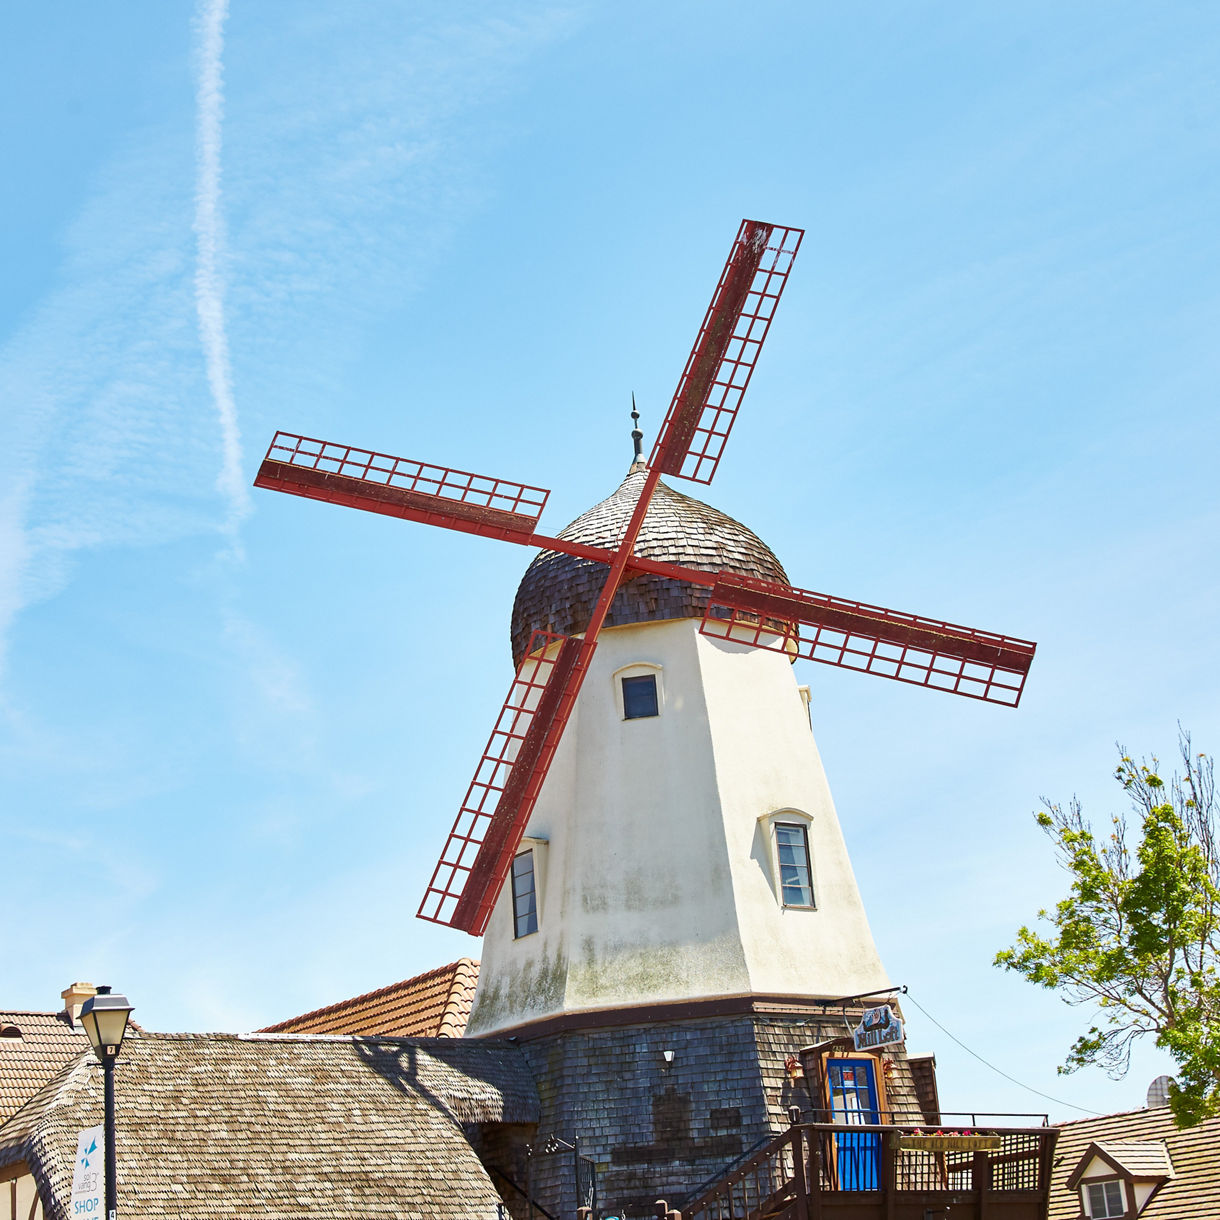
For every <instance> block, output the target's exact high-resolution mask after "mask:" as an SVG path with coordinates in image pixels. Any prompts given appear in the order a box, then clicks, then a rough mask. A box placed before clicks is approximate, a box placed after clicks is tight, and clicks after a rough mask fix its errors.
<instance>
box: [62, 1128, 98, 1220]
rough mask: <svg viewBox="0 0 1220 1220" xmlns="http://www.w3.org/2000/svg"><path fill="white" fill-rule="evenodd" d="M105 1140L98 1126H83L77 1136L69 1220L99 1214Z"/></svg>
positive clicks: (86, 1218)
mask: <svg viewBox="0 0 1220 1220" xmlns="http://www.w3.org/2000/svg"><path fill="white" fill-rule="evenodd" d="M105 1143H106V1140H105V1136H104V1134H103V1130H102V1128H101V1127H100V1126H98V1127H86V1128H85V1130H84V1131H82V1132H81V1133H80V1134H79V1135H78V1136H77V1137H76V1166H75V1168H74V1169H73V1170H72V1210H71V1216H72V1220H91V1218H92V1217H100V1216H101V1214H102V1191H103V1189H104V1183H103V1180H102V1167H103V1165H104V1164H105V1161H106V1154H105Z"/></svg>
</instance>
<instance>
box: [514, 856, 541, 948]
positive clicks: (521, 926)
mask: <svg viewBox="0 0 1220 1220" xmlns="http://www.w3.org/2000/svg"><path fill="white" fill-rule="evenodd" d="M537 931H538V891H537V887H536V886H535V885H534V853H533V852H532V851H523V852H522V853H521V854H520V855H519V856H515V857H514V858H513V938H514V939H517V938H519V937H522V936H528V935H529V934H530V933H531V932H537Z"/></svg>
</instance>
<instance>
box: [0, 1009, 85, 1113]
mask: <svg viewBox="0 0 1220 1220" xmlns="http://www.w3.org/2000/svg"><path fill="white" fill-rule="evenodd" d="M14 1029H15V1030H17V1031H19V1033H20V1037H14V1036H13V1035H12V1034H11V1033H10V1032H8V1031H12V1030H14ZM6 1033H8V1036H7V1037H6V1036H5V1034H6ZM88 1049H89V1039H88V1038H87V1037H86V1036H85V1031H84V1030H83V1029H81V1027H80V1026H79V1025H77V1026H72V1025H70V1024H69V1023H68V1018H67V1016H66V1015H65V1014H64V1013H62V1012H59V1013H55V1012H0V1123H3V1122H5V1121H6V1120H7V1119H8V1118H10V1117H11V1116H12V1115H13V1114H15V1113H16V1112H17V1111H18V1110H19V1109H20V1108H21V1107H22V1106H23V1105H25V1103H26V1102H27V1101H29V1100H30V1098H31V1097H33V1096H34V1094H35V1093H37V1092H38V1090H39V1089H41V1088H42V1086H43V1085H44V1084H46V1083H47V1081H48V1080H50V1078H51V1077H52V1076H54V1075H55V1073H56V1072H58V1071H59V1069H60V1068H61V1067H63V1065H64V1064H65V1063H67V1062H69V1060H72V1059H75V1058H76V1056H77V1055H79V1054H80V1053H81V1051H84V1050H88Z"/></svg>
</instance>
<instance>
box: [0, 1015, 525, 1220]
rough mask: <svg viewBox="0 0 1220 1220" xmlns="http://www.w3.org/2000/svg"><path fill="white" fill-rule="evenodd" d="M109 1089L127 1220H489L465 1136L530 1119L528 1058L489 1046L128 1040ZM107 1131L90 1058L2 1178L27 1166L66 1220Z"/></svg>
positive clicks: (35, 1124) (240, 1038) (37, 1115)
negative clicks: (85, 1166) (467, 1126)
mask: <svg viewBox="0 0 1220 1220" xmlns="http://www.w3.org/2000/svg"><path fill="white" fill-rule="evenodd" d="M115 1074H116V1085H115V1095H116V1119H117V1126H118V1141H117V1152H118V1176H119V1181H120V1183H121V1186H120V1190H121V1196H122V1208H123V1212H124V1214H125V1215H126V1216H128V1217H131V1218H132V1220H154V1218H157V1220H160V1218H161V1217H164V1216H178V1215H183V1216H190V1217H192V1218H196V1217H198V1218H200V1220H204V1218H207V1217H213V1216H214V1217H217V1218H218V1220H219V1217H222V1216H223V1217H226V1218H229V1217H232V1216H235V1215H237V1216H242V1217H282V1216H287V1215H297V1214H309V1215H311V1216H316V1217H321V1218H330V1217H334V1218H336V1220H338V1218H339V1217H343V1218H344V1220H347V1218H348V1217H350V1216H353V1215H368V1214H393V1215H395V1216H398V1217H403V1218H404V1220H415V1218H416V1217H418V1218H419V1220H424V1218H425V1217H429V1218H430V1217H454V1218H455V1220H456V1218H457V1217H462V1218H463V1220H465V1218H466V1217H484V1218H486V1220H493V1218H494V1217H495V1216H496V1214H497V1207H496V1205H497V1203H498V1201H499V1196H498V1195H497V1193H496V1191H495V1189H494V1187H493V1186H492V1184H491V1181H490V1179H489V1178H488V1176H487V1174H486V1172H485V1171H484V1169H483V1167H482V1165H481V1164H480V1163H479V1159H478V1157H477V1156H476V1154H475V1152H474V1149H473V1148H472V1147H471V1145H470V1143H469V1141H468V1140H467V1138H466V1137H465V1135H464V1134H463V1131H462V1124H464V1123H483V1122H537V1119H538V1098H537V1093H536V1091H535V1089H534V1084H533V1079H532V1077H531V1075H530V1073H529V1069H528V1067H527V1066H526V1063H525V1059H524V1056H523V1055H522V1054H521V1053H520V1052H519V1051H518V1050H517V1048H516V1047H515V1046H512V1045H511V1044H509V1043H507V1042H495V1041H490V1040H488V1041H482V1040H480V1041H478V1042H473V1041H465V1040H462V1039H453V1038H438V1039H422V1038H421V1039H384V1038H334V1037H303V1036H300V1035H258V1034H254V1035H230V1034H143V1035H140V1034H135V1035H132V1036H130V1037H129V1038H128V1040H127V1041H126V1042H125V1043H124V1046H123V1054H122V1056H121V1058H120V1059H119V1060H118V1063H117V1065H116V1068H115ZM101 1115H102V1072H101V1066H100V1064H98V1063H97V1061H96V1060H95V1058H94V1056H93V1055H92V1053H89V1054H86V1055H82V1056H80V1057H79V1058H78V1059H76V1060H75V1061H73V1062H72V1063H70V1064H69V1065H68V1066H66V1067H65V1068H64V1069H63V1070H62V1071H61V1072H60V1073H59V1074H58V1075H57V1076H56V1077H55V1078H54V1079H53V1080H52V1081H51V1082H50V1083H49V1084H48V1085H47V1086H46V1087H45V1088H44V1089H43V1090H42V1092H41V1093H40V1094H39V1095H38V1096H37V1097H35V1098H34V1099H33V1100H32V1101H31V1102H30V1103H29V1104H28V1105H26V1106H25V1107H24V1108H23V1109H22V1110H21V1111H19V1112H18V1114H17V1115H15V1116H14V1117H13V1118H12V1119H11V1120H10V1121H9V1122H8V1123H6V1124H5V1125H4V1126H3V1127H0V1169H2V1168H3V1167H4V1166H6V1165H11V1164H15V1163H17V1162H21V1161H24V1162H26V1164H28V1165H29V1167H30V1169H31V1171H32V1172H33V1174H34V1177H35V1179H36V1181H37V1183H38V1187H39V1193H40V1194H41V1196H42V1198H43V1200H44V1204H45V1206H46V1209H47V1216H48V1220H66V1218H67V1216H68V1205H69V1198H70V1195H71V1189H72V1169H73V1163H74V1159H75V1153H76V1136H77V1133H78V1132H79V1131H80V1130H82V1129H84V1128H86V1127H90V1126H94V1125H96V1124H97V1123H98V1122H100V1121H101Z"/></svg>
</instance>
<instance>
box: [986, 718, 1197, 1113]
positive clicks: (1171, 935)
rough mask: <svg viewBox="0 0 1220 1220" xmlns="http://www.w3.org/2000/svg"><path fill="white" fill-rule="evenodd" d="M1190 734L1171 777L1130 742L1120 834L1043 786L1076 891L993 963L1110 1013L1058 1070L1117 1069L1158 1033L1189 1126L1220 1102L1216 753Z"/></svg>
mask: <svg viewBox="0 0 1220 1220" xmlns="http://www.w3.org/2000/svg"><path fill="white" fill-rule="evenodd" d="M1179 745H1180V748H1181V755H1182V768H1183V769H1182V773H1181V774H1180V775H1179V774H1175V775H1174V776H1173V777H1172V778H1171V779H1170V780H1169V782H1168V783H1166V782H1165V781H1164V780H1162V778H1161V776H1160V774H1159V772H1160V766H1159V763H1158V761H1157V759H1156V758H1155V757H1153V758H1150V759H1147V760H1145V761H1142V762H1139V763H1136V762H1135V761H1134V760H1133V759H1132V757H1131V755H1129V754H1128V753H1127V752H1126V751H1125V750H1123V749H1122V748H1121V747H1120V748H1119V756H1120V757H1119V764H1118V768H1117V770H1116V771H1115V773H1114V775H1115V778H1116V779H1117V780H1118V782H1119V783H1120V784H1121V785H1122V787H1123V790H1124V792H1125V793H1126V795H1127V798H1128V800H1129V803H1130V810H1129V811H1128V812H1127V813H1125V814H1115V815H1114V816H1113V817H1112V818H1111V829H1110V830H1109V833H1108V834H1105V833H1102V834H1094V832H1093V829H1092V827H1091V826H1090V825H1089V823H1088V822H1087V821H1086V820H1085V818H1084V815H1083V813H1082V812H1081V808H1080V803H1079V802H1078V801H1077V800H1076V799H1075V798H1073V799H1072V801H1071V803H1070V804H1069V805H1068V807H1067V809H1066V810H1065V809H1064V808H1063V807H1062V806H1060V805H1057V804H1054V803H1053V802H1051V801H1048V800H1047V799H1046V798H1045V797H1044V798H1043V801H1042V804H1043V808H1042V810H1040V811H1039V812H1038V813H1036V814H1035V815H1034V816H1035V818H1036V819H1037V822H1038V825H1039V826H1041V827H1042V829H1043V830H1044V831H1045V832H1046V834H1047V836H1048V837H1049V838H1050V840H1051V842H1052V843H1053V844H1054V846H1055V855H1056V858H1057V860H1058V861H1059V864H1060V865H1061V866H1062V867H1063V868H1064V869H1065V870H1066V872H1067V873H1068V876H1069V877H1070V878H1071V892H1070V894H1069V895H1068V897H1066V898H1064V899H1063V901H1062V902H1060V903H1059V904H1058V905H1057V906H1056V907H1055V909H1054V911H1053V912H1048V911H1039V912H1038V918H1039V919H1040V920H1043V921H1045V922H1044V923H1043V924H1042V925H1039V927H1038V928H1037V929H1030V928H1025V927H1023V928H1021V930H1020V931H1019V932H1018V933H1017V939H1016V943H1015V944H1014V945H1013V946H1012V948H1010V949H1005V950H1004V951H1003V952H1001V953H999V954H997V955H996V959H995V964H996V965H997V966H1002V967H1004V968H1005V969H1008V970H1015V971H1017V973H1019V974H1022V975H1024V976H1025V977H1026V978H1027V979H1029V981H1030V982H1031V983H1036V984H1038V986H1040V987H1046V988H1048V989H1049V990H1052V991H1057V992H1059V993H1060V994H1061V995H1062V997H1063V998H1064V1000H1065V1001H1066V1002H1067V1003H1069V1004H1090V1005H1093V1006H1094V1008H1095V1010H1096V1013H1097V1016H1096V1020H1097V1021H1098V1024H1097V1025H1094V1026H1092V1028H1090V1029H1089V1031H1088V1032H1087V1033H1085V1034H1082V1035H1081V1036H1080V1037H1079V1038H1077V1040H1076V1042H1075V1043H1074V1044H1073V1046H1072V1048H1071V1050H1070V1051H1069V1052H1068V1056H1067V1059H1066V1061H1065V1062H1064V1064H1063V1066H1062V1067H1060V1069H1059V1071H1060V1072H1073V1071H1075V1070H1076V1069H1077V1068H1080V1067H1084V1066H1085V1065H1086V1064H1098V1065H1099V1066H1101V1067H1102V1068H1104V1069H1105V1070H1106V1071H1107V1072H1108V1073H1109V1074H1110V1076H1111V1077H1113V1078H1114V1079H1118V1078H1119V1077H1121V1076H1123V1075H1124V1074H1125V1073H1126V1071H1127V1068H1128V1066H1129V1063H1130V1054H1131V1047H1132V1044H1133V1043H1134V1042H1135V1041H1136V1040H1137V1039H1139V1038H1141V1037H1145V1036H1148V1035H1151V1036H1152V1037H1153V1039H1154V1040H1155V1042H1156V1044H1157V1045H1158V1046H1160V1047H1162V1048H1163V1049H1164V1050H1166V1051H1168V1052H1169V1054H1170V1055H1171V1056H1172V1057H1173V1059H1174V1061H1175V1062H1176V1063H1177V1067H1178V1073H1177V1081H1176V1084H1175V1085H1174V1086H1173V1087H1171V1089H1170V1105H1171V1106H1172V1108H1173V1114H1174V1118H1175V1120H1176V1122H1177V1123H1178V1124H1179V1125H1180V1126H1183V1127H1189V1126H1193V1125H1194V1124H1196V1123H1198V1122H1201V1121H1202V1120H1203V1119H1205V1118H1208V1117H1211V1116H1213V1115H1216V1114H1220V976H1218V974H1217V966H1218V965H1220V855H1218V851H1217V826H1216V805H1215V782H1214V771H1213V760H1212V759H1211V758H1209V757H1208V756H1207V755H1205V754H1195V753H1193V751H1192V750H1191V743H1190V735H1189V734H1188V733H1185V732H1181V733H1180V739H1179ZM1133 815H1134V816H1133ZM1129 819H1131V821H1132V822H1135V821H1138V827H1139V842H1138V843H1133V844H1132V846H1131V847H1128V840H1129V838H1130V837H1131V826H1130V825H1129ZM1046 923H1049V925H1050V927H1049V928H1047V927H1046ZM1043 932H1045V933H1047V934H1046V935H1044V934H1043Z"/></svg>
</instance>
